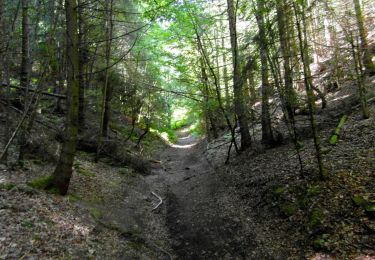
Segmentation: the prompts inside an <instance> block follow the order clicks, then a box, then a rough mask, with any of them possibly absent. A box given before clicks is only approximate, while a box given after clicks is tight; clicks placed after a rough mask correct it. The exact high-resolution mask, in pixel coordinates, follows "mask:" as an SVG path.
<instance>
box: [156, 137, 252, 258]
mask: <svg viewBox="0 0 375 260" xmlns="http://www.w3.org/2000/svg"><path fill="white" fill-rule="evenodd" d="M203 145H204V143H203V142H199V140H197V139H196V138H194V137H192V136H190V135H189V133H188V132H187V131H186V130H182V131H180V132H179V140H178V142H177V144H176V145H172V147H170V148H167V149H166V150H165V151H164V152H163V153H162V154H161V158H162V161H164V163H163V166H164V169H165V171H166V175H165V181H166V184H167V186H168V187H169V189H168V193H167V202H166V203H167V216H166V218H167V219H166V224H167V229H168V230H169V234H170V238H171V240H172V249H173V251H174V254H175V255H176V256H177V258H178V259H214V258H218V257H219V258H220V259H243V258H244V257H245V252H246V251H247V252H248V251H249V247H254V245H252V243H253V242H252V241H254V240H251V238H250V239H245V238H244V237H242V236H241V234H240V233H241V230H242V228H241V221H240V219H239V217H238V216H237V217H236V216H233V218H232V217H228V216H225V207H223V206H222V205H221V202H220V201H222V197H221V196H222V192H221V191H222V189H223V188H224V185H223V183H222V182H221V181H220V179H219V177H218V176H217V174H216V173H215V171H214V169H213V168H212V167H211V166H210V164H209V163H208V161H207V160H206V156H205V155H204V154H203V152H204V149H203Z"/></svg>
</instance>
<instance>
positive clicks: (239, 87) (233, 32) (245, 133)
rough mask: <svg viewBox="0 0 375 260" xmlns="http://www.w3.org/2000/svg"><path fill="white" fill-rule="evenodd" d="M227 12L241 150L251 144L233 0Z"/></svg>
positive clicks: (228, 2)
mask: <svg viewBox="0 0 375 260" xmlns="http://www.w3.org/2000/svg"><path fill="white" fill-rule="evenodd" d="M227 5H228V7H227V12H228V20H229V31H230V40H231V49H232V56H233V57H232V58H233V94H234V110H235V113H236V115H237V117H238V122H239V127H240V134H241V150H246V149H247V148H248V147H250V146H251V136H250V132H249V124H248V120H247V117H246V112H245V105H244V98H243V84H242V82H241V72H240V63H239V54H238V45H237V29H236V11H235V7H234V4H233V0H227Z"/></svg>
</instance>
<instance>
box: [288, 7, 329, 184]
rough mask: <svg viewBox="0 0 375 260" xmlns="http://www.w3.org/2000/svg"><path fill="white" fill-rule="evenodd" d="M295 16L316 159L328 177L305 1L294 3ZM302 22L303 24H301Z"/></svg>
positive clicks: (320, 171)
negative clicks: (324, 160) (311, 61)
mask: <svg viewBox="0 0 375 260" xmlns="http://www.w3.org/2000/svg"><path fill="white" fill-rule="evenodd" d="M293 6H294V11H295V16H296V24H297V31H298V42H299V49H300V55H301V59H302V65H303V73H304V83H305V90H306V96H307V106H308V109H309V117H310V124H311V129H312V132H313V139H314V146H315V152H316V159H317V163H318V168H319V174H320V177H321V179H326V178H327V172H326V170H325V169H324V165H323V158H322V153H321V148H320V137H319V133H318V129H317V126H316V121H315V116H314V112H315V101H314V93H313V90H312V88H311V86H312V77H311V71H310V66H309V65H310V64H309V60H310V59H309V49H308V46H309V45H308V42H307V32H306V23H305V19H306V18H305V8H306V7H305V5H304V3H302V4H301V6H297V4H296V3H294V4H293ZM301 23H302V24H301Z"/></svg>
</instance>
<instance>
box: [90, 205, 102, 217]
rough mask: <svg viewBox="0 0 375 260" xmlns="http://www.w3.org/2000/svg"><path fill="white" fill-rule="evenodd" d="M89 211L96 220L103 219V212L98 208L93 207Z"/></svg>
mask: <svg viewBox="0 0 375 260" xmlns="http://www.w3.org/2000/svg"><path fill="white" fill-rule="evenodd" d="M89 211H90V214H91V216H93V217H94V218H95V219H100V218H101V217H103V212H102V211H101V210H100V209H98V208H95V207H91V208H90V209H89Z"/></svg>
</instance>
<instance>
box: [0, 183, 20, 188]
mask: <svg viewBox="0 0 375 260" xmlns="http://www.w3.org/2000/svg"><path fill="white" fill-rule="evenodd" d="M14 187H16V185H15V184H14V183H10V182H8V183H0V190H11V189H13V188H14Z"/></svg>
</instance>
